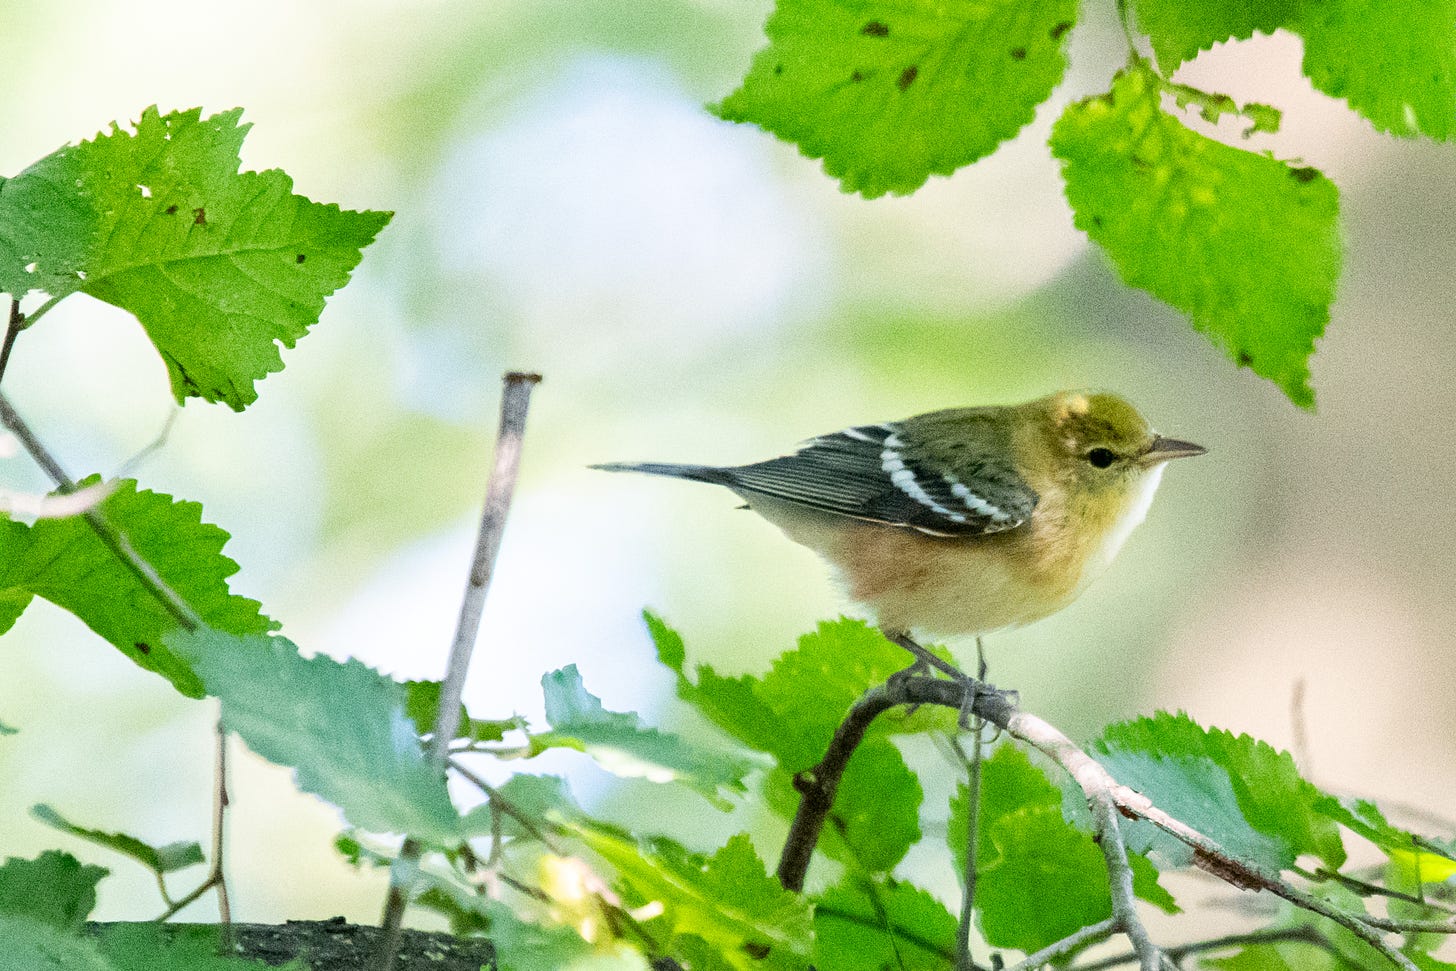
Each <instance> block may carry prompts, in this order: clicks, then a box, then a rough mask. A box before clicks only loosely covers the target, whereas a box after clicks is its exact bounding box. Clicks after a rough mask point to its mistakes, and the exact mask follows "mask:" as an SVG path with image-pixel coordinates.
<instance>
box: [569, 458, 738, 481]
mask: <svg viewBox="0 0 1456 971" xmlns="http://www.w3.org/2000/svg"><path fill="white" fill-rule="evenodd" d="M591 468H593V469H601V470H602V471H603V472H644V473H646V474H647V475H666V476H671V477H672V478H674V479H691V480H693V481H694V482H712V483H714V484H716V485H722V484H723V483H724V476H723V470H722V469H719V468H715V467H714V466H711V465H673V464H671V463H665V462H603V463H602V464H601V465H593V466H591Z"/></svg>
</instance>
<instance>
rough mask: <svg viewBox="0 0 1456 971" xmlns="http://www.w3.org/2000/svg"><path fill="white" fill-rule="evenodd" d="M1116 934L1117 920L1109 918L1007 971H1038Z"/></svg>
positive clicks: (1041, 951) (1088, 926)
mask: <svg viewBox="0 0 1456 971" xmlns="http://www.w3.org/2000/svg"><path fill="white" fill-rule="evenodd" d="M1116 933H1117V918H1116V917H1109V918H1107V919H1106V920H1104V921H1100V922H1098V923H1096V924H1089V925H1087V926H1086V927H1084V928H1082V929H1081V930H1079V931H1075V932H1074V933H1071V934H1068V935H1067V936H1066V937H1064V938H1062V939H1061V940H1060V941H1054V942H1052V943H1051V944H1048V945H1047V946H1046V947H1044V948H1042V949H1041V950H1040V951H1036V952H1034V953H1032V954H1028V955H1027V956H1026V959H1025V960H1024V961H1021V962H1019V963H1017V964H1013V965H1012V966H1011V967H1010V968H1008V969H1007V971H1036V969H1037V968H1040V967H1043V966H1045V965H1048V964H1050V963H1052V962H1053V961H1055V960H1057V959H1058V958H1064V957H1067V956H1068V955H1071V954H1075V953H1077V952H1078V951H1080V950H1081V949H1082V948H1084V947H1087V946H1088V945H1089V944H1096V943H1097V942H1098V941H1103V940H1106V939H1107V938H1109V937H1111V936H1112V935H1113V934H1116ZM1133 959H1134V960H1135V959H1136V954H1134V955H1133Z"/></svg>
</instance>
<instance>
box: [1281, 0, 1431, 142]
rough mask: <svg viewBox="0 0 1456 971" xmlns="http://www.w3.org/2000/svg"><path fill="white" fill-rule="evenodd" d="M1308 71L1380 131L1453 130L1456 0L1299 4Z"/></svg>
mask: <svg viewBox="0 0 1456 971" xmlns="http://www.w3.org/2000/svg"><path fill="white" fill-rule="evenodd" d="M1293 27H1294V29H1295V30H1297V31H1298V32H1299V33H1300V34H1301V35H1302V36H1303V37H1304V73H1305V75H1306V76H1308V77H1309V79H1310V82H1311V83H1313V84H1314V86H1315V87H1316V88H1318V89H1319V90H1321V91H1323V92H1324V93H1325V94H1328V95H1330V96H1332V97H1335V98H1343V99H1345V101H1347V102H1348V103H1349V105H1350V107H1351V108H1353V109H1354V110H1355V111H1358V112H1359V113H1360V114H1362V115H1364V116H1365V117H1366V118H1367V119H1369V120H1370V123H1371V124H1373V125H1374V126H1375V127H1376V128H1378V129H1380V130H1381V131H1386V132H1390V133H1391V134H1393V135H1400V136H1403V137H1413V136H1416V135H1422V134H1424V135H1426V136H1427V137H1429V138H1433V139H1435V140H1436V141H1446V140H1448V139H1450V138H1451V137H1452V136H1453V135H1456V37H1453V34H1456V0H1325V2H1322V3H1306V4H1302V5H1301V7H1300V10H1299V14H1298V18H1297V21H1296V23H1295V24H1294V25H1293Z"/></svg>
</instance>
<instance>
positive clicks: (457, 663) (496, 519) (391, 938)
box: [377, 371, 541, 971]
mask: <svg viewBox="0 0 1456 971" xmlns="http://www.w3.org/2000/svg"><path fill="white" fill-rule="evenodd" d="M540 380H541V375H539V374H526V373H523V372H520V371H510V372H507V373H506V375H505V377H504V384H505V389H504V391H503V393H502V395H501V415H500V431H499V433H498V434H497V436H496V446H495V462H494V464H493V466H492V468H491V471H490V478H489V480H488V482H487V485H486V491H485V510H484V512H483V513H482V514H481V518H480V531H479V533H478V534H477V536H476V541H475V556H474V558H473V559H472V561H471V564H470V576H469V579H468V580H467V581H466V584H465V597H464V599H463V601H462V603H461V605H460V617H459V619H458V621H457V622H456V625H455V638H454V641H453V642H452V644H451V646H450V659H449V661H448V662H447V663H446V667H445V678H444V681H443V682H442V684H441V686H440V708H439V710H438V711H437V712H436V714H435V727H434V730H433V732H432V733H431V735H430V744H429V757H430V761H431V762H432V763H433V764H434V765H436V766H437V767H438V768H439V769H440V772H441V773H442V774H443V773H444V771H445V766H446V763H447V762H448V760H449V757H450V740H451V739H453V738H454V737H455V733H456V731H458V730H459V728H460V699H461V696H462V695H463V694H464V690H465V675H466V674H467V673H468V671H469V670H470V656H471V654H472V653H474V651H475V638H476V635H477V634H478V633H479V632H480V618H481V615H482V613H483V612H484V610H485V596H486V593H487V592H489V590H490V580H491V575H492V573H493V572H494V570H495V560H496V555H497V554H498V553H499V552H500V545H501V537H502V536H503V535H504V533H505V527H506V515H507V514H508V513H509V512H510V508H511V498H512V496H513V495H514V494H515V491H516V477H517V474H518V472H519V469H520V461H521V440H522V438H523V436H524V435H525V432H526V411H527V409H528V408H529V407H530V403H531V390H532V389H533V388H534V387H535V386H536V384H537V383H538V382H539V381H540ZM422 850H423V848H422V847H421V846H420V844H419V842H418V841H417V840H415V839H412V838H407V839H405V841H404V843H403V844H402V845H401V846H400V848H399V857H398V858H397V859H396V860H395V862H394V865H393V866H392V867H390V874H389V893H388V896H387V897H386V898H385V904H384V916H383V918H382V919H381V920H380V925H381V927H382V928H383V930H384V933H383V934H382V935H381V947H380V951H379V956H378V960H377V967H378V968H379V969H380V971H393V968H394V959H395V954H396V953H397V952H398V951H399V940H400V928H401V926H402V924H403V921H404V910H405V906H406V905H407V904H408V903H409V899H408V892H407V891H408V884H409V882H410V880H411V879H412V877H413V874H414V871H415V869H416V868H417V867H418V865H419V860H420V854H421V852H422Z"/></svg>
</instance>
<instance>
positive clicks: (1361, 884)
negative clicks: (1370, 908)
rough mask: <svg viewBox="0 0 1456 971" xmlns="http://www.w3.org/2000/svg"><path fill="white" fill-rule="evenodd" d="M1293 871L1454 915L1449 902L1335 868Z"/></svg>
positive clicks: (1362, 893) (1453, 930) (1455, 930)
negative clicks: (1417, 894) (1380, 883)
mask: <svg viewBox="0 0 1456 971" xmlns="http://www.w3.org/2000/svg"><path fill="white" fill-rule="evenodd" d="M1294 872H1295V873H1298V874H1299V875H1300V876H1302V877H1304V878H1305V879H1306V880H1309V881H1310V882H1311V883H1320V882H1322V881H1325V880H1330V881H1333V882H1335V883H1338V884H1340V885H1342V886H1345V887H1348V888H1349V889H1351V890H1353V891H1355V892H1356V893H1358V894H1359V895H1360V896H1362V897H1389V898H1390V899H1391V900H1403V901H1405V902H1406V903H1408V904H1417V905H1419V906H1421V907H1429V908H1431V909H1432V910H1440V911H1444V912H1446V913H1448V914H1453V915H1456V907H1452V906H1451V905H1450V904H1448V903H1445V902H1443V901H1440V900H1432V899H1431V898H1429V897H1417V896H1416V895H1415V894H1413V893H1403V892H1402V891H1399V890H1392V889H1390V888H1389V887H1382V886H1380V885H1378V884H1374V883H1370V882H1369V881H1367V880H1361V879H1359V878H1358V877H1352V876H1349V875H1347V874H1344V873H1340V872H1338V871H1336V870H1328V869H1326V868H1324V867H1320V868H1319V869H1318V870H1315V871H1314V872H1313V873H1311V872H1309V871H1307V870H1302V869H1300V868H1299V867H1295V868H1294ZM1447 933H1456V926H1453V927H1451V929H1450V930H1449V931H1447Z"/></svg>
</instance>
